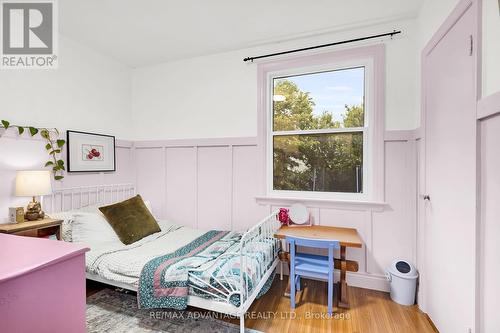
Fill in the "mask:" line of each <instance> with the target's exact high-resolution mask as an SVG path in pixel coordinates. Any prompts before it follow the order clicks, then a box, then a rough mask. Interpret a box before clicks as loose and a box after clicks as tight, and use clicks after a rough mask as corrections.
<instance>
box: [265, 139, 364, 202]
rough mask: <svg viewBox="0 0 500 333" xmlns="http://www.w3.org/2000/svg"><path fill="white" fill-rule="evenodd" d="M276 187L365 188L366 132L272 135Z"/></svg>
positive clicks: (297, 188) (321, 189)
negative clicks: (364, 146)
mask: <svg viewBox="0 0 500 333" xmlns="http://www.w3.org/2000/svg"><path fill="white" fill-rule="evenodd" d="M273 156H274V157H273V170H274V172H273V175H274V179H273V188H274V189H275V190H289V191H317V192H347V193H360V192H363V184H362V178H363V176H362V170H363V133H362V132H352V133H335V134H319V135H283V136H281V135H280V136H274V138H273Z"/></svg>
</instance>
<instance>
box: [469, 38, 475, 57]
mask: <svg viewBox="0 0 500 333" xmlns="http://www.w3.org/2000/svg"><path fill="white" fill-rule="evenodd" d="M473 54H474V37H472V35H470V36H469V56H472V55H473Z"/></svg>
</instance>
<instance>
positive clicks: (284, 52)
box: [243, 30, 401, 62]
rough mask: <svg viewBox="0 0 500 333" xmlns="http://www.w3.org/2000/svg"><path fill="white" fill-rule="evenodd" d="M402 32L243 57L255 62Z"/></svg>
mask: <svg viewBox="0 0 500 333" xmlns="http://www.w3.org/2000/svg"><path fill="white" fill-rule="evenodd" d="M400 33H401V30H393V31H392V32H388V33H384V34H379V35H373V36H366V37H361V38H355V39H349V40H343V41H341V42H335V43H329V44H322V45H316V46H310V47H304V48H301V49H295V50H290V51H283V52H276V53H270V54H265V55H261V56H257V57H246V58H245V59H243V61H244V62H247V61H251V62H253V61H254V60H255V59H261V58H269V57H274V56H278V55H284V54H289V53H295V52H302V51H309V50H314V49H319V48H322V47H328V46H335V45H341V44H347V43H354V42H360V41H363V40H367V39H374V38H381V37H387V36H390V37H391V39H393V37H394V35H398V34H400Z"/></svg>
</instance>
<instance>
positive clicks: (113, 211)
mask: <svg viewBox="0 0 500 333" xmlns="http://www.w3.org/2000/svg"><path fill="white" fill-rule="evenodd" d="M99 210H100V211H101V212H102V213H103V214H104V217H105V218H106V220H107V221H108V223H109V224H110V225H111V227H112V228H113V230H114V231H115V232H116V234H117V235H118V238H120V240H121V241H122V243H123V244H125V245H129V244H132V243H134V242H137V241H138V240H140V239H142V238H144V237H146V236H149V235H151V234H154V233H155V232H159V231H161V229H160V226H159V225H158V223H157V222H156V220H155V219H154V217H153V215H151V213H150V211H149V209H148V208H147V207H146V205H145V204H144V201H142V198H141V196H140V195H136V196H135V197H133V198H130V199H128V200H125V201H122V202H119V203H116V204H113V205H109V206H104V207H99Z"/></svg>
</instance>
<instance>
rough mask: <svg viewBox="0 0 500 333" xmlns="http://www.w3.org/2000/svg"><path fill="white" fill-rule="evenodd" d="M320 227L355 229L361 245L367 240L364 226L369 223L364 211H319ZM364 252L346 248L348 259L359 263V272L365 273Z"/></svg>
mask: <svg viewBox="0 0 500 333" xmlns="http://www.w3.org/2000/svg"><path fill="white" fill-rule="evenodd" d="M319 215H320V221H319V222H320V223H319V224H320V225H324V226H335V227H345V228H355V229H356V230H358V233H359V235H360V236H361V239H362V240H363V243H365V246H366V242H367V240H368V239H369V236H368V235H369V234H368V233H367V230H366V226H367V225H368V224H369V223H370V220H369V216H368V215H367V212H366V211H353V210H341V209H325V208H322V209H320V212H319ZM365 251H366V248H365V247H363V248H361V249H355V248H347V255H348V256H349V259H351V260H356V261H357V262H358V263H359V267H360V271H365V266H366V263H365Z"/></svg>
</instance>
